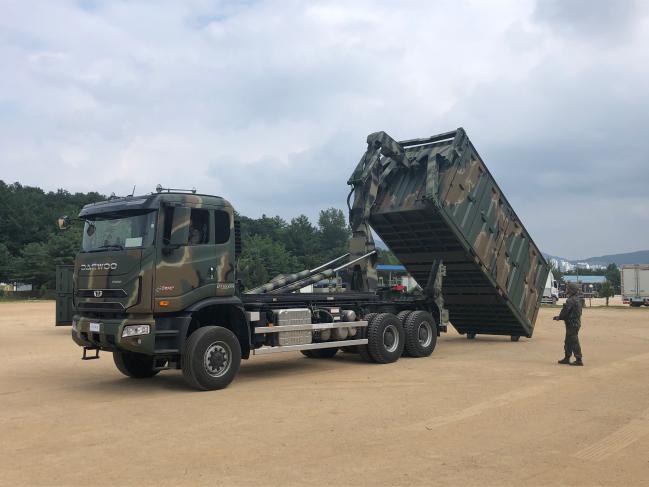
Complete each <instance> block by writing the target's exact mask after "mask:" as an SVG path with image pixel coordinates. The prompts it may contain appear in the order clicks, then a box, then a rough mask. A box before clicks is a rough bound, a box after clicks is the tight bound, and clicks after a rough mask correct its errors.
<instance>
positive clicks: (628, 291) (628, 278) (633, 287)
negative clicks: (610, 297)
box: [622, 267, 638, 298]
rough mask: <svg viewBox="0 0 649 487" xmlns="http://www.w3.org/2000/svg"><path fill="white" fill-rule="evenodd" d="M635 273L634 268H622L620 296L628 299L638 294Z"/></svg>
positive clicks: (635, 269)
mask: <svg viewBox="0 0 649 487" xmlns="http://www.w3.org/2000/svg"><path fill="white" fill-rule="evenodd" d="M636 271H637V268H636V267H623V268H622V294H623V295H624V296H627V297H629V298H631V297H633V296H636V295H637V294H638V286H637V284H638V281H637V279H636Z"/></svg>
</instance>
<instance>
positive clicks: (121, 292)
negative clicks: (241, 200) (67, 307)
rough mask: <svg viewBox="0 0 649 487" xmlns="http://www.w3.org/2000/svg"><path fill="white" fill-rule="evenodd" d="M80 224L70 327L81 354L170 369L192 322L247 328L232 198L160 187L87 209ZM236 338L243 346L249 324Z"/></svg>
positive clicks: (81, 217)
mask: <svg viewBox="0 0 649 487" xmlns="http://www.w3.org/2000/svg"><path fill="white" fill-rule="evenodd" d="M79 219H80V220H82V221H83V222H84V227H83V238H82V243H81V249H80V251H79V253H78V254H77V256H76V259H75V265H74V277H73V279H74V285H73V297H72V299H73V301H74V306H73V309H75V310H76V311H75V314H74V316H73V317H72V320H71V321H72V337H73V339H74V341H75V342H76V343H77V344H79V345H80V346H83V347H84V349H92V350H98V349H102V350H109V351H122V352H132V353H137V354H146V355H148V356H152V357H156V359H157V362H158V364H163V363H166V362H169V361H171V360H172V359H173V358H174V357H176V356H177V355H178V354H179V353H180V351H181V347H182V344H183V341H184V339H185V338H186V336H187V335H188V334H189V333H190V332H191V327H192V321H194V322H195V323H193V326H195V327H197V326H199V323H196V321H197V320H200V319H205V320H208V319H210V318H213V316H210V315H214V314H227V315H237V316H239V319H238V320H237V319H234V320H232V319H231V320H229V321H230V322H232V323H237V322H239V323H240V324H244V325H245V320H244V319H243V317H242V315H243V311H242V309H241V303H240V300H239V299H238V298H237V297H236V296H235V291H236V259H237V257H238V253H237V250H238V247H239V246H238V233H237V232H236V231H235V222H234V211H233V208H232V205H231V204H230V203H229V202H228V201H226V200H225V199H223V198H220V197H218V196H207V195H199V194H195V193H187V192H172V191H167V192H164V191H162V190H161V189H159V190H158V192H156V193H152V194H150V195H145V196H130V197H124V198H115V197H112V198H110V199H108V200H106V201H102V202H98V203H94V204H90V205H86V206H85V207H83V209H82V210H81V212H80V213H79ZM234 332H235V334H237V335H241V338H245V339H244V340H243V343H244V347H243V348H244V349H245V347H246V346H247V345H248V344H249V340H248V336H249V333H248V331H247V328H246V327H245V326H239V327H238V328H237V329H235V330H234ZM244 352H247V350H244Z"/></svg>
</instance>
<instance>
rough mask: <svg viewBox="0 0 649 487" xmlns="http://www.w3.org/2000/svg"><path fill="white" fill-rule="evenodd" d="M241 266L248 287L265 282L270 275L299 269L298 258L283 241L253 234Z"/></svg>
mask: <svg viewBox="0 0 649 487" xmlns="http://www.w3.org/2000/svg"><path fill="white" fill-rule="evenodd" d="M239 266H240V267H239V268H240V269H241V270H242V271H244V273H245V274H246V275H245V276H244V277H245V281H246V282H245V285H246V287H247V288H251V287H255V286H258V285H260V284H264V282H266V281H268V277H271V278H272V277H275V276H277V275H278V274H287V273H290V272H295V271H297V270H299V263H298V261H297V259H296V258H295V256H293V255H291V253H290V252H289V251H288V250H286V247H284V245H283V244H282V243H281V242H275V241H273V240H272V239H271V238H269V237H267V236H261V235H253V236H251V237H250V238H249V239H248V241H247V242H246V245H245V246H244V250H243V253H242V255H241V260H240V262H239Z"/></svg>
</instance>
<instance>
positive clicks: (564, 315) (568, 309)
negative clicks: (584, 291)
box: [559, 299, 574, 321]
mask: <svg viewBox="0 0 649 487" xmlns="http://www.w3.org/2000/svg"><path fill="white" fill-rule="evenodd" d="M573 307H574V303H573V301H572V299H568V300H567V301H566V302H565V303H564V305H563V307H562V308H561V313H559V319H560V320H563V321H565V320H567V319H568V318H570V315H571V314H572V308H573Z"/></svg>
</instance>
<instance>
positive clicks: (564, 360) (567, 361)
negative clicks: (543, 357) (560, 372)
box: [559, 357, 570, 364]
mask: <svg viewBox="0 0 649 487" xmlns="http://www.w3.org/2000/svg"><path fill="white" fill-rule="evenodd" d="M559 363H560V364H569V363H570V357H564V358H562V359H561V360H559Z"/></svg>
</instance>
